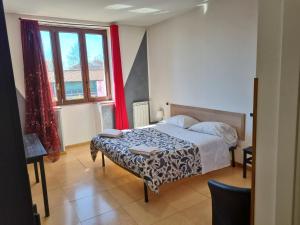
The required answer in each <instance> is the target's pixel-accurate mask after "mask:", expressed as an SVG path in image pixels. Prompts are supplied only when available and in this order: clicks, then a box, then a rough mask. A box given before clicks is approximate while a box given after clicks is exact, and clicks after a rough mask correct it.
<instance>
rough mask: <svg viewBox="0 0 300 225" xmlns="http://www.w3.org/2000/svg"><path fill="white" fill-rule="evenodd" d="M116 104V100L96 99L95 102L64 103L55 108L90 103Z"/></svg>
mask: <svg viewBox="0 0 300 225" xmlns="http://www.w3.org/2000/svg"><path fill="white" fill-rule="evenodd" d="M98 103H101V104H114V103H115V101H114V100H103V101H94V102H78V103H72V104H62V105H54V109H60V108H64V107H69V106H77V105H88V104H94V105H95V104H98Z"/></svg>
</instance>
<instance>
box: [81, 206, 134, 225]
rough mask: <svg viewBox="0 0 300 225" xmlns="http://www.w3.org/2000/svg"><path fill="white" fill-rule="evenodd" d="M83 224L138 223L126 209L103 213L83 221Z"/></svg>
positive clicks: (123, 224) (130, 224) (121, 224)
mask: <svg viewBox="0 0 300 225" xmlns="http://www.w3.org/2000/svg"><path fill="white" fill-rule="evenodd" d="M81 224H82V225H137V223H136V222H135V221H134V220H133V219H132V218H131V217H130V216H129V215H128V214H127V213H126V211H125V210H124V209H116V210H112V211H109V212H107V213H103V214H101V215H99V216H96V217H94V218H92V219H89V220H86V221H83V222H81Z"/></svg>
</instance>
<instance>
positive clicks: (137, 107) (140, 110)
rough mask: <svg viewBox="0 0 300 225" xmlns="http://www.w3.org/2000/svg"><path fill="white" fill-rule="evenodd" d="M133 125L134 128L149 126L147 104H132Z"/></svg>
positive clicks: (146, 102)
mask: <svg viewBox="0 0 300 225" xmlns="http://www.w3.org/2000/svg"><path fill="white" fill-rule="evenodd" d="M133 125H134V128H137V127H143V126H147V125H149V102H148V101H145V102H135V103H133Z"/></svg>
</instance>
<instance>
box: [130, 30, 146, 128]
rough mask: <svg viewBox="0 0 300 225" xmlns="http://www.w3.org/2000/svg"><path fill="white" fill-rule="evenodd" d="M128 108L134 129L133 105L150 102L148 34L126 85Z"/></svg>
mask: <svg viewBox="0 0 300 225" xmlns="http://www.w3.org/2000/svg"><path fill="white" fill-rule="evenodd" d="M125 96H126V106H127V113H128V120H129V125H130V127H133V108H132V104H133V103H134V102H138V101H148V100H149V84H148V58H147V33H145V35H144V37H143V40H142V42H141V45H140V47H139V50H138V52H137V55H136V58H135V60H134V63H133V65H132V68H131V70H130V73H129V76H128V79H127V81H126V84H125Z"/></svg>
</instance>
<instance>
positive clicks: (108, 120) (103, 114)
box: [95, 102, 114, 134]
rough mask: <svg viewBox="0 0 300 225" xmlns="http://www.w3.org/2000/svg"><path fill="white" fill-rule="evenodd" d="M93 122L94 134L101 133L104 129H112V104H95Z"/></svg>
mask: <svg viewBox="0 0 300 225" xmlns="http://www.w3.org/2000/svg"><path fill="white" fill-rule="evenodd" d="M95 121H96V123H95V125H96V127H95V128H96V134H99V133H101V132H102V131H103V130H104V129H112V128H114V104H113V103H101V102H99V103H96V114H95Z"/></svg>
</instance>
